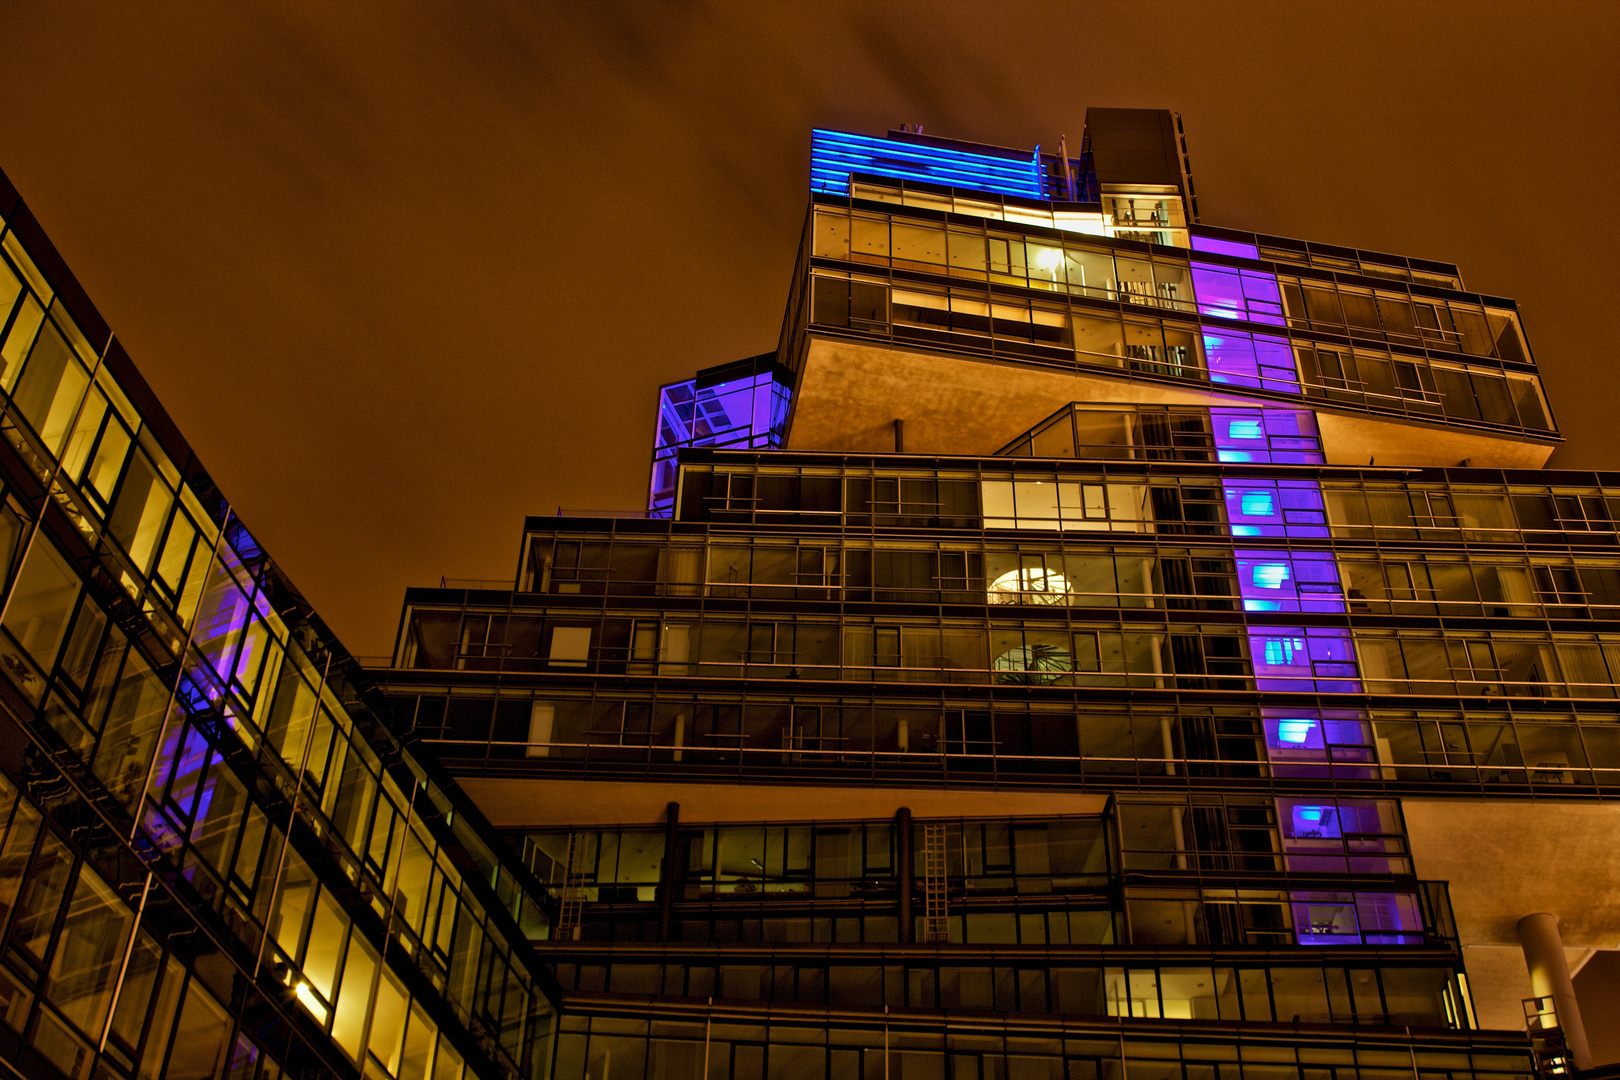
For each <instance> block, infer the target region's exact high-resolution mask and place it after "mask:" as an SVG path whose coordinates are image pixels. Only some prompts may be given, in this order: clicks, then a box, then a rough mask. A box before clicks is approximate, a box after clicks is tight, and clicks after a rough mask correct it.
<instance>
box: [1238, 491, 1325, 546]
mask: <svg viewBox="0 0 1620 1080" xmlns="http://www.w3.org/2000/svg"><path fill="white" fill-rule="evenodd" d="M1222 487H1223V490H1224V492H1225V495H1226V520H1227V521H1228V522H1230V523H1231V528H1232V535H1233V536H1277V537H1282V536H1299V537H1325V536H1327V535H1328V528H1327V513H1326V511H1325V510H1324V508H1323V506H1322V489H1321V488H1319V487H1318V486H1317V484H1316V481H1314V480H1242V481H1238V480H1227V481H1225V482H1224V483H1223V484H1222Z"/></svg>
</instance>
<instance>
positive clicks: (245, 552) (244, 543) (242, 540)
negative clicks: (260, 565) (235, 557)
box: [225, 514, 264, 564]
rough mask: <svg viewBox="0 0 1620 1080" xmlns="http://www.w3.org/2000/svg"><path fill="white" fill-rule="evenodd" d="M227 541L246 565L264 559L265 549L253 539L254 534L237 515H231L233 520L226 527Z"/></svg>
mask: <svg viewBox="0 0 1620 1080" xmlns="http://www.w3.org/2000/svg"><path fill="white" fill-rule="evenodd" d="M225 539H226V540H227V541H229V542H230V545H231V547H232V548H234V549H235V550H236V551H237V553H238V554H239V555H240V556H241V559H242V561H243V562H244V563H250V564H251V563H255V562H258V561H259V560H260V559H262V558H264V548H262V547H260V546H259V542H258V541H257V540H255V539H253V534H252V533H250V532H248V531H247V526H245V525H243V524H242V519H241V518H239V517H237V516H236V515H235V514H232V515H231V520H230V521H229V522H227V523H226V525H225Z"/></svg>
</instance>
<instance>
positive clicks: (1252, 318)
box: [379, 114, 1620, 1080]
mask: <svg viewBox="0 0 1620 1080" xmlns="http://www.w3.org/2000/svg"><path fill="white" fill-rule="evenodd" d="M1109 123H1110V124H1115V125H1117V124H1119V123H1125V124H1126V127H1129V128H1131V130H1133V131H1135V132H1136V135H1133V136H1132V138H1133V139H1134V138H1137V136H1141V135H1142V132H1145V131H1151V132H1159V133H1162V134H1163V135H1164V137H1165V140H1166V141H1165V144H1164V149H1165V167H1164V168H1162V169H1161V168H1158V167H1156V166H1155V167H1154V168H1151V169H1150V168H1147V167H1146V166H1144V165H1142V160H1143V158H1142V157H1141V155H1138V156H1136V157H1132V158H1130V162H1134V164H1129V163H1127V164H1129V168H1130V169H1136V170H1137V172H1136V173H1135V174H1130V175H1127V174H1126V173H1127V172H1128V169H1127V168H1126V166H1125V165H1122V164H1121V160H1122V155H1121V154H1120V153H1118V152H1117V150H1116V151H1111V150H1110V149H1109V147H1110V145H1114V144H1110V141H1109V138H1105V137H1103V136H1104V135H1107V132H1106V131H1103V130H1102V129H1099V131H1101V134H1098V133H1097V132H1090V131H1088V135H1087V138H1086V140H1085V142H1084V144H1083V147H1082V151H1081V156H1080V157H1078V158H1075V159H1067V160H1065V159H1064V158H1063V157H1062V155H1061V154H1060V155H1059V156H1057V157H1054V156H1052V155H1050V154H1042V153H1041V152H1040V151H1038V150H1036V151H1032V152H1021V151H1006V150H1000V149H997V148H993V147H974V146H971V145H969V144H959V143H953V142H950V141H949V140H940V139H934V138H933V137H928V138H924V137H922V136H921V135H920V134H919V133H916V132H910V131H906V132H894V133H890V136H889V138H887V139H875V138H868V137H865V136H855V135H845V134H840V133H834V132H825V131H817V132H815V133H814V135H813V140H812V142H813V145H812V174H811V175H812V181H811V200H810V207H809V213H808V217H807V222H806V227H805V233H804V237H803V243H802V246H801V249H800V252H799V258H798V264H797V267H796V270H795V275H794V279H793V282H792V284H791V287H790V289H789V294H788V302H787V311H786V316H785V320H784V325H783V331H782V335H781V339H780V342H779V347H778V349H777V351H776V352H775V353H774V354H771V355H769V356H767V357H760V358H754V359H753V360H750V361H744V362H742V363H741V364H738V365H730V366H728V367H727V368H725V369H713V371H711V372H706V373H702V374H700V375H699V376H698V378H697V379H696V380H694V381H692V382H689V383H683V384H675V385H674V386H672V387H666V388H664V390H663V391H662V392H661V398H660V416H661V418H663V419H661V427H660V435H659V441H658V443H657V449H656V450H655V466H654V468H655V474H654V475H655V479H654V495H653V502H652V510H653V512H652V513H651V514H649V515H648V519H642V520H637V519H626V518H623V517H616V518H614V519H612V520H607V519H600V518H596V519H593V518H588V517H584V516H580V517H575V518H531V519H529V521H528V522H527V523H526V526H525V530H524V537H523V548H522V555H521V559H520V570H519V573H518V576H517V579H516V580H515V581H514V583H513V585H514V587H513V588H512V589H510V590H505V589H501V590H463V589H447V588H438V589H411V590H408V592H407V595H406V598H405V605H404V611H403V616H402V620H401V625H400V633H399V638H398V644H397V647H396V651H395V655H394V657H393V659H392V667H391V668H390V670H388V671H387V672H386V673H383V674H381V675H380V676H379V677H380V678H381V679H382V681H383V683H384V688H385V691H386V696H387V698H388V701H389V707H390V709H391V710H392V711H391V720H392V723H393V726H394V728H395V729H396V730H398V731H401V732H409V733H410V735H411V738H412V739H413V740H414V745H418V746H420V747H422V748H423V750H424V752H429V753H432V754H433V755H434V756H435V757H436V758H437V759H438V760H439V761H440V762H441V763H442V764H443V765H444V767H445V768H446V769H447V770H448V771H449V772H451V773H452V774H454V775H456V776H457V777H458V778H460V780H461V781H462V783H463V784H464V785H465V787H466V789H467V790H468V791H469V792H470V793H472V794H473V797H474V798H475V799H478V800H480V801H481V803H482V804H484V805H486V806H487V807H488V808H489V812H490V814H491V815H492V820H494V821H495V824H496V825H497V827H498V828H500V829H501V830H502V831H504V832H505V834H506V835H507V837H508V839H509V841H510V843H511V846H512V847H513V848H515V849H518V850H520V851H521V858H522V862H523V865H524V867H525V869H526V871H527V873H528V875H529V878H530V879H531V880H532V881H533V882H535V883H536V885H537V887H538V888H539V889H541V890H542V891H543V894H544V896H545V898H546V899H545V901H544V906H545V910H546V913H547V915H548V917H549V918H550V919H551V920H552V926H553V931H552V933H551V936H550V938H549V940H548V941H547V943H546V944H545V945H544V946H543V948H544V950H545V955H546V956H547V958H548V960H549V961H550V962H551V963H552V964H553V970H554V972H555V976H556V979H557V981H558V983H559V984H560V987H561V990H562V993H563V995H564V996H563V1003H564V1007H563V1016H562V1019H561V1022H560V1027H559V1035H558V1039H557V1044H556V1058H555V1065H556V1075H558V1076H559V1077H567V1078H570V1080H586V1078H591V1080H600V1078H603V1077H633V1078H636V1080H648V1078H655V1077H656V1078H664V1077H694V1078H695V1077H727V1078H736V1080H744V1078H748V1080H752V1078H755V1077H795V1078H796V1077H827V1078H833V1077H846V1076H863V1077H871V1078H876V1077H880V1076H883V1077H887V1076H906V1077H928V1078H939V1080H946V1078H957V1077H973V1078H976V1080H977V1078H984V1077H1008V1078H1011V1077H1037V1076H1038V1077H1054V1078H1055V1077H1060V1076H1061V1077H1068V1078H1073V1077H1099V1076H1101V1075H1103V1074H1106V1075H1110V1076H1123V1075H1126V1074H1127V1073H1129V1074H1130V1075H1132V1076H1133V1077H1135V1076H1136V1075H1138V1074H1144V1075H1149V1076H1153V1077H1165V1078H1171V1077H1177V1078H1179V1077H1183V1076H1185V1077H1186V1078H1187V1080H1192V1078H1194V1077H1199V1078H1209V1077H1213V1076H1214V1075H1215V1073H1216V1071H1217V1070H1222V1071H1224V1072H1223V1075H1229V1076H1237V1075H1239V1074H1243V1075H1247V1074H1249V1073H1253V1074H1254V1075H1256V1076H1264V1077H1267V1078H1273V1080H1284V1078H1289V1080H1292V1078H1296V1077H1297V1078H1302V1080H1303V1078H1309V1080H1325V1078H1326V1076H1327V1071H1328V1070H1330V1069H1338V1070H1342V1071H1344V1072H1345V1074H1346V1075H1348V1074H1349V1072H1350V1070H1358V1071H1367V1072H1369V1074H1374V1075H1379V1076H1388V1077H1394V1076H1395V1075H1396V1074H1397V1072H1399V1075H1402V1076H1411V1075H1413V1073H1414V1071H1416V1072H1417V1074H1418V1075H1420V1076H1427V1075H1429V1074H1430V1073H1431V1072H1438V1071H1442V1070H1444V1069H1451V1070H1454V1071H1481V1072H1490V1071H1493V1070H1500V1071H1503V1072H1508V1073H1513V1074H1514V1075H1517V1076H1528V1075H1529V1074H1531V1073H1532V1072H1541V1073H1543V1074H1545V1075H1554V1074H1556V1073H1557V1071H1558V1070H1559V1069H1561V1068H1562V1069H1567V1068H1568V1067H1569V1064H1570V1062H1571V1061H1578V1060H1580V1054H1582V1053H1584V1049H1583V1047H1584V1044H1582V1046H1580V1047H1577V1045H1576V1042H1577V1040H1575V1039H1573V1037H1572V1038H1571V1039H1570V1040H1565V1039H1563V1037H1562V1035H1561V1034H1559V1033H1556V1032H1555V1033H1553V1034H1549V1033H1548V1032H1546V1031H1539V1030H1538V1031H1537V1032H1535V1033H1534V1034H1533V1036H1532V1035H1527V1034H1526V1032H1525V1031H1524V1030H1523V1028H1522V1026H1521V1020H1520V1019H1519V1016H1520V1010H1519V1006H1520V1002H1519V1000H1518V998H1516V997H1515V998H1511V999H1510V1000H1509V1002H1508V1004H1509V1005H1510V1006H1511V1008H1510V1016H1509V1026H1511V1027H1513V1028H1515V1029H1516V1030H1508V1031H1504V1030H1499V1029H1500V1028H1502V1027H1503V1026H1504V1024H1503V1022H1502V1016H1503V1013H1502V1011H1501V1008H1500V1005H1501V1001H1502V1000H1503V993H1509V994H1511V993H1512V991H1513V988H1512V987H1509V988H1508V989H1507V990H1506V991H1503V990H1502V989H1501V988H1500V987H1499V986H1498V985H1497V984H1496V983H1493V982H1491V980H1490V979H1489V978H1487V979H1484V980H1483V981H1479V980H1476V981H1471V980H1470V977H1469V975H1470V973H1469V970H1468V969H1469V954H1468V952H1467V950H1468V949H1470V948H1471V947H1473V946H1474V945H1477V944H1480V943H1481V939H1480V938H1479V937H1478V930H1477V926H1478V922H1477V920H1478V914H1477V910H1474V909H1472V908H1471V909H1469V910H1464V909H1463V908H1461V907H1459V908H1458V909H1456V910H1454V908H1453V896H1454V895H1461V896H1463V897H1464V898H1465V902H1466V903H1467V904H1470V905H1475V906H1476V907H1477V900H1475V899H1474V898H1473V894H1474V893H1475V891H1476V890H1477V883H1476V882H1474V881H1472V880H1462V881H1459V880H1450V881H1448V880H1442V878H1444V877H1445V875H1442V874H1434V873H1430V872H1428V871H1427V870H1426V862H1425V858H1426V856H1424V855H1423V853H1422V851H1421V850H1420V849H1421V847H1422V844H1421V843H1420V841H1422V840H1423V836H1422V833H1423V829H1424V828H1427V825H1423V824H1422V823H1423V822H1427V821H1428V820H1429V818H1428V817H1427V816H1426V815H1427V814H1429V812H1430V807H1431V806H1432V804H1433V802H1434V801H1435V800H1452V802H1453V804H1455V805H1459V806H1460V805H1474V806H1485V805H1490V804H1491V803H1492V801H1494V800H1503V801H1505V802H1509V803H1511V804H1512V805H1514V806H1519V807H1523V806H1528V805H1529V804H1528V800H1530V799H1532V798H1533V799H1535V800H1541V801H1542V805H1547V804H1548V803H1557V804H1559V805H1574V804H1576V803H1578V802H1581V801H1586V802H1593V803H1597V802H1603V801H1607V800H1611V799H1613V798H1614V797H1615V796H1616V795H1617V794H1620V734H1617V733H1620V711H1617V701H1620V699H1617V698H1616V697H1615V687H1616V685H1620V476H1611V475H1609V474H1574V473H1553V472H1543V471H1538V470H1536V469H1533V468H1527V467H1524V466H1523V465H1522V464H1521V463H1522V462H1526V461H1528V462H1532V463H1534V462H1540V461H1543V460H1545V457H1546V454H1547V453H1548V452H1549V451H1550V449H1551V447H1552V446H1553V445H1554V444H1555V443H1556V441H1557V434H1556V431H1555V429H1554V427H1553V422H1552V417H1551V413H1550V411H1549V410H1548V408H1547V406H1546V404H1545V401H1544V399H1543V397H1542V394H1541V390H1540V381H1539V377H1538V375H1537V373H1536V368H1535V365H1534V361H1533V360H1532V358H1531V356H1530V352H1529V348H1528V345H1527V344H1526V342H1525V338H1524V336H1523V331H1522V329H1521V327H1520V325H1519V318H1518V314H1517V311H1516V309H1515V306H1514V304H1513V302H1512V301H1510V300H1505V299H1501V298H1496V297H1485V296H1479V295H1476V294H1471V293H1467V292H1465V291H1463V286H1462V280H1461V278H1460V276H1459V275H1458V272H1457V269H1456V268H1455V267H1454V266H1450V265H1449V264H1443V263H1433V262H1427V261H1424V260H1419V259H1411V258H1406V257H1401V256H1393V255H1383V254H1379V253H1374V252H1363V251H1357V250H1354V249H1347V248H1336V247H1329V246H1325V245H1317V244H1305V243H1300V242H1295V241H1289V240H1285V239H1281V238H1277V237H1270V236H1260V235H1255V234H1244V233H1236V232H1232V231H1229V230H1221V229H1214V228H1210V227H1209V226H1206V225H1203V224H1201V223H1199V222H1198V221H1197V219H1196V208H1195V207H1194V206H1193V205H1192V204H1191V203H1190V199H1186V198H1185V197H1186V196H1190V193H1191V185H1190V180H1189V179H1188V178H1187V175H1186V167H1185V145H1184V142H1183V141H1182V139H1181V135H1180V129H1179V120H1177V119H1176V118H1174V117H1173V116H1171V115H1170V114H1145V115H1138V116H1135V118H1134V119H1133V118H1131V117H1126V118H1125V121H1121V120H1120V119H1119V117H1117V116H1115V117H1113V118H1111V119H1110V120H1109ZM1132 125H1134V126H1132ZM1114 130H1115V131H1118V130H1121V129H1119V128H1118V127H1117V126H1116V128H1115V129H1114ZM1094 136H1095V137H1094ZM1142 137H1144V138H1145V137H1146V136H1142ZM1153 137H1154V138H1158V135H1154V136H1153ZM1133 145H1134V146H1135V148H1136V150H1137V151H1140V150H1141V149H1142V145H1141V143H1140V140H1138V141H1137V142H1136V143H1133ZM1111 153H1112V154H1114V156H1113V157H1110V156H1109V155H1110V154H1111ZM1124 156H1128V155H1124ZM1184 199H1185V201H1184ZM965 371H966V372H972V374H962V373H963V372H965ZM722 372H723V373H724V374H720V373H722ZM951 380H960V382H961V385H962V386H965V387H969V388H970V389H969V390H966V391H964V392H963V394H962V398H963V400H964V401H966V402H967V403H966V404H965V405H957V406H955V408H956V410H957V411H956V412H954V413H949V412H944V411H942V412H941V413H940V414H939V415H941V416H945V417H946V418H947V419H946V420H941V421H938V422H936V423H935V424H934V426H932V427H930V426H928V424H927V423H922V424H918V425H917V426H915V427H914V426H913V422H914V421H913V418H914V417H915V416H916V415H917V413H916V410H926V409H927V408H929V407H935V406H933V405H931V404H930V403H931V402H937V401H938V400H940V398H941V396H942V395H948V394H949V392H950V387H949V385H947V384H949V383H950V382H951ZM704 387H712V388H713V389H712V391H711V392H710V394H709V396H708V397H707V398H705V397H704V396H703V392H702V388H704ZM829 387H831V388H832V389H829ZM1052 387H1058V389H1050V388H1052ZM1032 388H1039V393H1036V391H1035V390H1034V389H1032ZM1064 388H1072V392H1070V393H1068V394H1067V395H1066V396H1062V395H1064ZM722 395H731V397H729V398H726V399H725V400H726V402H727V403H724V404H722V403H721V397H722ZM706 402H708V403H711V404H705V403H706ZM733 403H734V404H733ZM940 408H941V409H943V407H940ZM722 413H723V415H722ZM766 416H768V417H769V434H768V435H763V436H762V431H763V430H764V429H762V428H761V427H760V424H761V421H760V418H761V417H766ZM890 417H894V418H896V419H894V420H893V421H891V420H890V419H889V418H890ZM711 418H713V419H712V420H711ZM987 418H993V423H992V420H991V419H987ZM703 424H707V425H708V426H707V427H704V426H702V425H703ZM995 424H999V425H1001V426H1000V427H999V428H997V427H995V426H994V425H995ZM750 425H752V426H750ZM976 425H979V426H983V427H985V429H986V430H984V431H983V432H980V433H979V434H976V435H973V436H972V437H970V436H968V435H960V434H958V430H959V429H960V430H968V429H972V430H973V431H975V432H978V431H979V427H977V426H976ZM891 439H892V443H893V451H892V452H890V449H889V443H890V441H891ZM975 439H976V440H977V441H974V440H975ZM1448 440H1450V441H1449V442H1448ZM1420 441H1428V442H1433V443H1440V444H1444V445H1446V446H1451V445H1455V446H1458V447H1463V448H1467V449H1465V451H1459V453H1458V454H1457V456H1456V459H1455V460H1452V461H1450V462H1449V467H1435V466H1434V462H1433V461H1432V460H1429V461H1426V464H1427V466H1428V467H1416V465H1418V464H1424V463H1425V461H1419V460H1418V458H1416V457H1414V456H1413V455H1414V454H1417V453H1418V452H1419V450H1420V449H1421V448H1420V447H1419V442H1420ZM965 447H970V449H965ZM997 447H999V449H997ZM1464 457H1469V458H1470V460H1466V461H1465V460H1461V459H1462V458H1464ZM660 519H662V520H660ZM1525 812H1526V813H1529V812H1530V811H1529V810H1526V811H1525ZM1413 815H1416V816H1415V817H1414V816H1413ZM1414 821H1417V822H1419V825H1420V826H1421V827H1414V824H1413V822H1414ZM1470 935H1474V936H1472V937H1471V936H1470ZM1493 943H1494V944H1500V943H1499V942H1493ZM1519 996H1520V997H1522V996H1523V995H1522V994H1521V995H1519ZM1538 1008H1540V1006H1538ZM1548 1008H1550V1006H1549V1007H1547V1008H1541V1010H1540V1011H1541V1014H1542V1015H1550V1013H1548ZM1573 1015H1574V1014H1572V1013H1569V1012H1568V1010H1567V1008H1566V1010H1565V1012H1564V1013H1560V1016H1561V1017H1564V1019H1565V1020H1568V1019H1569V1018H1570V1017H1572V1016H1573ZM1491 1029H1498V1030H1491ZM1561 1030H1562V1029H1560V1031H1561ZM1301 1070H1303V1072H1302V1071H1301Z"/></svg>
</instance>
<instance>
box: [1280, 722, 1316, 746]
mask: <svg viewBox="0 0 1620 1080" xmlns="http://www.w3.org/2000/svg"><path fill="white" fill-rule="evenodd" d="M1314 730H1316V721H1315V720H1298V719H1294V720H1278V721H1277V738H1278V739H1279V740H1281V741H1282V742H1285V743H1291V744H1293V745H1294V746H1299V745H1300V744H1302V743H1304V742H1305V741H1306V740H1307V739H1309V738H1310V737H1311V732H1312V731H1314Z"/></svg>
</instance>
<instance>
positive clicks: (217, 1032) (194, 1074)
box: [163, 979, 231, 1080]
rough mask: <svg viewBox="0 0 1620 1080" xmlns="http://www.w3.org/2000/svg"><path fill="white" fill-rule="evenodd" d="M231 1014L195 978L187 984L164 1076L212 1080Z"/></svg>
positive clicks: (220, 1059)
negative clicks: (172, 1050) (184, 999)
mask: <svg viewBox="0 0 1620 1080" xmlns="http://www.w3.org/2000/svg"><path fill="white" fill-rule="evenodd" d="M230 1033H231V1021H230V1017H228V1016H227V1015H226V1014H225V1010H224V1009H223V1008H221V1007H220V1005H219V1002H217V1001H215V1000H214V998H213V995H211V994H209V993H208V991H206V990H204V989H203V988H202V984H201V983H199V982H198V981H197V980H196V979H192V980H191V985H190V986H188V987H187V988H186V1003H185V1005H184V1006H183V1007H182V1008H181V1010H180V1024H179V1026H178V1027H177V1028H176V1029H175V1033H174V1052H173V1053H171V1054H170V1055H169V1067H168V1068H167V1069H166V1070H165V1071H164V1073H163V1077H164V1080H213V1078H214V1077H216V1076H218V1075H219V1070H220V1066H221V1065H223V1064H224V1063H225V1061H224V1059H225V1051H226V1049H227V1047H228V1045H229V1044H228V1040H229V1038H230Z"/></svg>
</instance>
